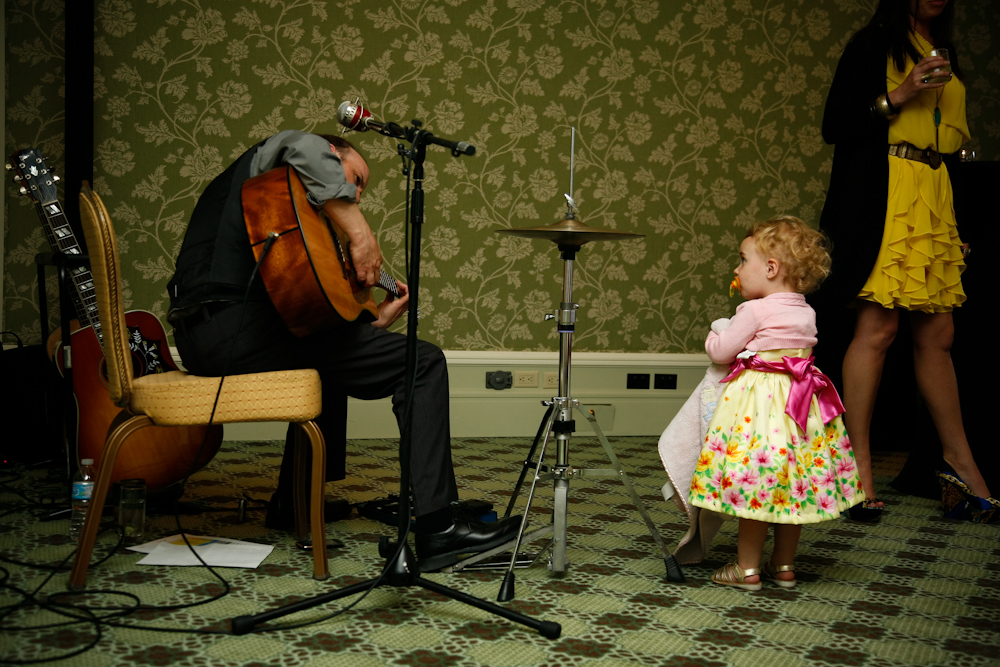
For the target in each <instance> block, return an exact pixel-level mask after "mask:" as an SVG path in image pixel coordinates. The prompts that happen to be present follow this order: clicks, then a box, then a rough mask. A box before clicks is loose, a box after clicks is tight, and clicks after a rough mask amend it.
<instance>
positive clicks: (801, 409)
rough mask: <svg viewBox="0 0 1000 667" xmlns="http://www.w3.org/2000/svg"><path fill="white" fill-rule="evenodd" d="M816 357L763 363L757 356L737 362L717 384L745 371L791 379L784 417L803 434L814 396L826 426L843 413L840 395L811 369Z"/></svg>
mask: <svg viewBox="0 0 1000 667" xmlns="http://www.w3.org/2000/svg"><path fill="white" fill-rule="evenodd" d="M814 359H815V357H809V358H808V359H803V358H802V357H782V358H781V362H780V363H779V362H775V361H764V360H763V359H761V358H760V357H758V356H757V355H754V356H752V357H750V358H749V359H739V358H737V359H736V361H734V362H733V363H732V364H731V365H730V366H729V375H727V376H726V377H725V378H723V379H722V380H720V382H729V381H730V380H732V379H733V378H735V377H736V376H738V375H739V374H740V373H742V372H743V371H745V370H751V371H760V372H762V373H785V374H786V375H791V376H792V388H791V391H789V393H788V402H787V403H786V404H785V414H787V415H788V416H789V417H791V418H792V421H794V422H795V423H796V424H797V425H798V427H799V428H800V429H802V432H803V433H805V432H806V420H807V419H808V418H809V405H810V404H811V403H812V397H813V396H814V395H815V396H816V400H817V402H818V403H819V414H820V416H821V417H822V418H823V423H824V424H829V423H830V422H831V421H832V420H833V418H834V417H836V416H837V415H839V414H843V412H844V404H843V403H841V401H840V395H839V394H838V393H837V389H836V388H835V387H834V386H833V383H832V382H830V378H828V377H827V376H826V375H824V374H823V373H821V372H819V371H818V370H816V367H815V366H813V360H814Z"/></svg>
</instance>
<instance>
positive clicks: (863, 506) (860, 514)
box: [847, 498, 883, 523]
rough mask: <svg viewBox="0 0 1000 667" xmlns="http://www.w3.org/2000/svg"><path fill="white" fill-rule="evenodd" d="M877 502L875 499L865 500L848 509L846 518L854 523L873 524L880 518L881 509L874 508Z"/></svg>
mask: <svg viewBox="0 0 1000 667" xmlns="http://www.w3.org/2000/svg"><path fill="white" fill-rule="evenodd" d="M877 502H878V500H877V499H875V498H865V499H864V500H863V501H861V502H860V503H858V504H857V505H855V506H854V507H849V508H848V509H847V516H849V517H851V518H852V519H854V520H855V521H864V522H866V523H875V522H876V521H878V520H879V519H881V518H882V509H883V508H881V507H876V506H875V503H877Z"/></svg>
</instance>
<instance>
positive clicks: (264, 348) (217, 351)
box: [167, 130, 518, 571]
mask: <svg viewBox="0 0 1000 667" xmlns="http://www.w3.org/2000/svg"><path fill="white" fill-rule="evenodd" d="M284 165H289V166H290V167H292V168H294V170H295V173H296V174H297V175H298V178H299V180H300V181H301V183H302V185H303V186H304V187H305V190H306V192H307V195H306V198H307V199H308V201H309V203H310V204H311V205H312V206H314V207H316V208H318V209H322V211H323V212H324V213H325V214H326V216H327V217H328V218H329V220H330V221H331V222H332V223H333V224H334V225H336V226H338V227H340V229H341V230H342V231H343V232H344V233H345V234H346V236H347V238H348V239H349V243H348V245H347V249H348V251H349V254H350V258H351V260H352V261H353V267H354V271H355V273H356V279H357V282H358V284H359V285H361V286H364V287H371V286H373V285H375V284H376V283H377V282H378V280H379V276H380V273H381V264H382V255H381V251H380V250H379V245H378V242H377V241H376V239H375V235H374V234H373V233H372V230H371V227H370V226H369V225H368V223H367V221H366V220H365V217H364V215H363V214H362V212H361V209H360V208H359V207H358V202H359V201H360V199H361V194H362V192H363V191H364V189H365V187H366V186H367V185H368V178H369V170H368V164H367V163H366V161H365V159H364V158H363V157H362V156H361V154H360V153H358V152H357V150H356V149H355V148H354V146H353V145H351V144H350V143H349V142H348V141H346V140H345V139H343V138H341V137H337V136H329V135H327V136H320V135H315V134H308V133H305V132H299V131H295V130H286V131H283V132H280V133H278V134H276V135H274V136H273V137H270V138H269V139H267V140H265V141H263V142H261V143H259V144H257V145H256V146H253V147H252V148H250V150H248V151H247V152H246V153H244V154H243V155H242V156H241V157H240V158H238V159H237V160H236V161H235V162H234V163H233V164H232V165H230V167H229V168H228V169H226V171H225V172H223V173H222V174H221V175H220V176H218V177H216V178H215V180H213V181H212V182H211V183H210V184H209V186H208V188H207V189H206V190H205V192H204V193H203V194H202V195H201V197H200V199H199V200H198V204H197V205H196V206H195V209H194V212H193V213H192V216H191V221H190V223H189V226H188V229H187V231H186V233H185V236H184V242H183V245H182V247H181V251H180V255H179V256H178V258H177V270H176V273H175V274H174V276H173V278H172V279H171V281H170V283H169V286H168V289H169V292H170V300H171V310H170V313H169V314H168V318H167V319H168V321H170V323H171V324H173V326H174V340H175V342H176V344H177V349H178V351H179V352H180V355H181V358H182V360H183V363H184V366H185V367H186V368H187V370H188V371H190V372H191V373H194V374H197V375H206V376H219V375H222V374H223V373H227V374H239V373H258V372H267V371H275V370H288V369H300V368H315V369H316V370H318V371H319V374H320V378H321V381H322V385H323V411H322V414H321V415H320V416H319V417H318V418H317V419H316V422H317V424H318V425H319V428H320V430H321V431H322V432H323V436H324V438H325V439H326V446H327V452H328V453H327V480H328V481H331V480H337V479H343V478H344V476H345V450H346V442H345V440H346V433H345V429H346V416H347V397H348V396H352V397H355V398H359V399H365V400H373V399H379V398H384V397H386V396H392V405H393V412H394V413H395V414H396V418H397V421H398V420H400V419H401V418H402V411H403V404H404V400H405V388H404V386H403V384H404V375H405V365H406V364H405V361H406V336H404V335H402V334H399V333H395V332H390V331H387V330H386V327H388V326H389V325H390V324H392V323H393V322H395V321H396V320H397V319H398V318H399V317H400V316H401V315H402V314H403V312H405V311H406V308H407V304H408V301H409V297H408V294H407V288H406V286H405V285H403V284H399V298H395V297H393V296H391V295H390V296H388V297H387V298H386V299H385V300H384V301H383V302H382V303H380V304H378V318H377V319H376V320H375V321H374V322H370V323H368V322H363V321H362V319H363V318H359V319H358V320H355V321H353V322H345V323H343V324H341V325H340V326H337V327H335V328H328V329H324V330H322V331H318V332H315V333H311V334H309V335H306V336H304V337H297V336H295V335H293V334H292V333H291V331H289V329H288V327H287V326H286V324H285V322H284V321H283V319H282V317H281V315H280V314H279V312H278V310H277V308H276V306H275V305H274V303H273V302H272V299H271V297H270V296H269V295H268V292H267V290H266V289H265V287H264V283H263V281H262V280H261V278H260V277H259V276H258V277H257V278H255V279H254V280H253V284H250V285H249V287H248V283H250V279H251V275H252V273H253V269H254V265H255V256H254V252H253V250H252V249H251V244H250V238H249V236H248V232H247V227H246V224H245V221H244V204H243V201H242V199H241V190H242V187H243V185H244V183H245V182H246V181H247V180H248V179H251V178H253V177H256V176H259V175H261V174H264V173H265V172H268V171H270V170H272V169H275V168H278V167H282V166H284ZM264 261H265V262H267V261H268V258H265V260H264ZM241 321H242V323H241ZM234 339H235V340H234ZM230 350H231V351H230ZM230 355H231V358H230ZM418 358H419V363H418V368H417V376H416V380H415V386H414V405H413V425H412V432H413V443H412V455H411V471H410V472H411V481H412V487H413V501H414V512H415V514H416V517H417V522H416V547H417V558H418V560H419V562H420V565H421V570H423V571H431V570H436V569H440V568H442V567H446V566H448V565H451V564H452V563H454V562H455V561H456V560H457V556H458V555H459V554H461V553H475V552H481V551H485V550H488V549H491V548H493V547H495V546H499V545H500V544H503V543H504V542H506V541H508V540H510V539H512V538H513V535H514V534H515V533H516V532H517V526H518V523H517V522H516V521H505V522H500V523H492V524H489V523H481V522H478V521H469V520H467V519H464V518H453V516H452V509H451V503H452V501H454V500H457V498H458V493H457V488H456V484H455V474H454V470H453V467H452V461H451V433H450V421H449V411H448V369H447V365H446V362H445V357H444V354H443V353H442V351H441V350H440V349H439V348H438V347H437V346H435V345H432V344H431V343H427V342H425V341H419V347H418ZM227 364H228V365H227ZM292 442H293V439H292V430H291V427H289V435H288V439H287V441H286V445H285V454H284V459H283V460H282V464H281V471H280V473H279V477H278V489H277V491H276V492H275V494H274V497H273V498H272V503H271V505H270V507H269V511H268V525H270V526H273V527H278V526H281V527H290V525H291V516H290V509H291V502H289V500H290V498H291V493H290V491H291V487H292V452H293V447H292ZM279 507H281V508H282V510H279V509H278V508H279Z"/></svg>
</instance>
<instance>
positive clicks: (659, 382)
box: [653, 373, 677, 389]
mask: <svg viewBox="0 0 1000 667" xmlns="http://www.w3.org/2000/svg"><path fill="white" fill-rule="evenodd" d="M653 389H677V374H676V373H656V374H655V375H653Z"/></svg>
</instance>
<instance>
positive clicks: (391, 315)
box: [372, 282, 410, 329]
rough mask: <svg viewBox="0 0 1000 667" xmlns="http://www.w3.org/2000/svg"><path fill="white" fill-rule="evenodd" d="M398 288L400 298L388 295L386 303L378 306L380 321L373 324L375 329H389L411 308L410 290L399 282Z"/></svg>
mask: <svg viewBox="0 0 1000 667" xmlns="http://www.w3.org/2000/svg"><path fill="white" fill-rule="evenodd" d="M396 287H397V289H398V290H399V298H398V299H397V298H396V297H394V296H393V295H392V294H386V297H385V301H383V302H382V303H380V304H379V305H378V319H377V320H375V321H374V322H372V326H373V327H378V328H379V329H387V328H388V327H389V326H391V325H392V323H393V322H395V321H396V320H398V319H399V318H400V317H402V315H403V313H405V312H406V309H407V308H409V307H410V289H409V288H408V287H407V286H406V285H405V284H403V283H401V282H397V283H396Z"/></svg>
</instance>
